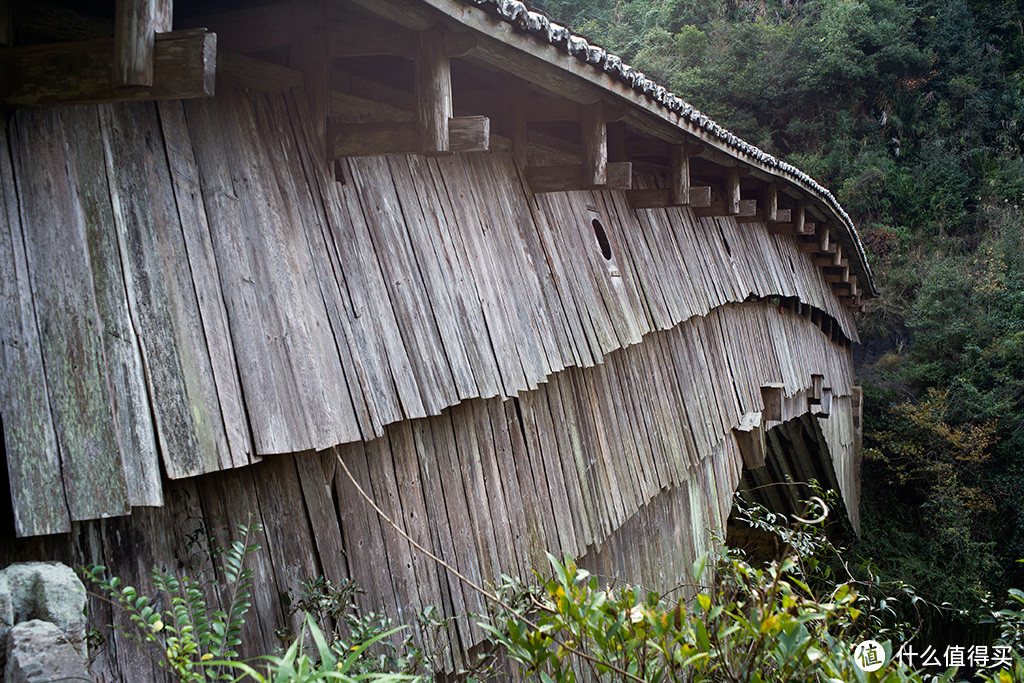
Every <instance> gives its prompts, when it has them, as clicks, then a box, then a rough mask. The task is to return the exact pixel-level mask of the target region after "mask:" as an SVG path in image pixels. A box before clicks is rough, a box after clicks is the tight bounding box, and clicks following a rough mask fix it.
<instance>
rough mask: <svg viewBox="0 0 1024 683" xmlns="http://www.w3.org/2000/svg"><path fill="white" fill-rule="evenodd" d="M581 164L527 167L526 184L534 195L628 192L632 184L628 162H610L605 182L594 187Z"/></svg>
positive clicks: (587, 170) (630, 168) (631, 172)
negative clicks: (569, 192) (592, 191)
mask: <svg viewBox="0 0 1024 683" xmlns="http://www.w3.org/2000/svg"><path fill="white" fill-rule="evenodd" d="M590 170H591V169H589V168H587V167H586V166H584V165H583V164H572V165H568V166H527V167H526V182H527V183H528V184H529V185H530V190H531V191H532V192H534V193H535V194H540V193H542V192H566V191H570V190H628V189H629V188H630V187H631V186H632V182H633V169H632V166H631V165H630V163H629V162H628V161H626V162H612V163H609V164H608V165H607V166H606V167H605V182H604V183H603V184H601V185H594V184H592V183H590V182H589V181H590V180H592V176H591V173H590Z"/></svg>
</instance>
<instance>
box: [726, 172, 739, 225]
mask: <svg viewBox="0 0 1024 683" xmlns="http://www.w3.org/2000/svg"><path fill="white" fill-rule="evenodd" d="M725 213H726V215H729V216H737V215H739V213H740V169H739V167H738V166H732V167H731V168H729V169H728V170H727V171H726V174H725Z"/></svg>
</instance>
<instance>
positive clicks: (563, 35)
mask: <svg viewBox="0 0 1024 683" xmlns="http://www.w3.org/2000/svg"><path fill="white" fill-rule="evenodd" d="M463 2H466V3H468V4H471V5H475V6H477V7H480V8H482V9H484V10H487V11H489V12H490V13H492V14H494V15H496V16H498V17H500V18H501V19H502V20H504V21H506V22H508V23H509V24H512V25H513V26H515V27H517V28H519V29H521V30H523V31H525V32H527V33H530V34H531V35H534V36H536V37H537V38H540V39H542V40H545V41H547V42H548V43H550V44H551V45H554V46H555V47H558V48H560V49H562V50H564V51H565V52H567V53H568V54H570V55H572V56H573V57H576V58H577V59H579V60H580V61H583V62H586V63H588V64H591V65H593V66H594V67H595V68H599V69H601V70H602V71H604V72H605V73H607V74H609V75H611V76H613V77H615V78H618V79H619V80H620V81H622V82H624V83H626V84H628V85H629V86H630V87H631V88H633V89H634V90H636V91H637V92H640V93H642V94H644V95H645V96H646V97H647V98H648V99H650V100H652V101H653V102H656V103H657V104H659V105H661V106H662V107H665V108H666V109H668V110H669V111H671V112H673V113H675V114H677V115H678V116H680V117H682V118H685V119H687V120H689V121H690V122H691V123H693V124H694V125H696V126H697V127H698V128H700V129H701V130H703V131H705V132H706V133H708V134H710V135H713V136H714V137H716V138H718V139H719V140H720V141H721V142H723V143H725V144H726V145H727V146H729V147H731V148H732V149H733V150H734V151H735V152H737V153H738V154H741V155H745V156H748V157H750V158H752V159H754V160H756V161H758V162H759V163H761V164H763V165H765V166H768V167H770V168H772V169H774V170H775V171H777V172H778V173H780V174H782V175H786V176H789V177H790V178H792V179H793V180H794V181H796V182H797V183H799V184H800V185H802V186H803V187H804V188H805V189H807V190H809V191H810V192H811V193H812V194H814V195H816V196H817V197H818V198H819V199H821V200H822V201H824V202H825V203H826V204H828V205H829V207H830V208H831V209H832V210H833V211H834V212H835V214H836V215H837V216H839V217H840V218H841V219H842V220H843V222H844V223H845V224H846V227H847V229H848V230H849V233H850V237H851V238H852V239H853V241H854V243H855V244H856V245H857V252H858V256H859V257H860V261H861V263H862V264H863V266H864V272H865V274H866V275H867V277H868V282H869V284H870V285H871V290H872V291H873V292H874V291H876V290H875V287H874V276H873V275H872V273H871V266H870V264H868V260H867V257H866V255H865V253H864V245H863V244H862V243H861V241H860V236H859V235H858V234H857V229H856V228H855V227H854V225H853V220H852V219H851V218H850V216H849V215H848V214H847V213H846V211H845V210H844V209H843V207H842V206H841V205H840V204H839V200H837V199H836V198H835V197H834V196H833V195H832V193H831V192H830V191H829V190H828V188H826V187H825V186H823V185H822V184H821V183H819V182H818V181H816V180H815V179H814V178H812V177H811V176H809V175H807V174H806V173H804V172H803V171H801V170H800V169H799V168H797V167H796V166H794V165H792V164H790V163H788V162H785V161H782V160H781V159H779V158H777V157H775V156H773V155H771V154H769V153H768V152H765V151H764V150H762V149H760V148H758V147H755V146H754V145H752V144H750V143H749V142H747V141H746V140H743V139H742V138H740V137H739V136H737V135H735V134H733V133H730V132H729V131H728V130H726V129H725V128H723V127H722V126H720V125H719V124H718V123H716V122H715V121H713V120H712V119H711V118H710V117H709V116H707V115H705V114H703V113H701V112H700V110H698V109H697V108H696V107H694V106H693V105H691V104H689V103H687V102H686V101H684V100H683V99H682V98H681V97H679V96H678V95H676V94H675V93H673V92H671V91H669V90H668V89H667V88H665V87H664V86H661V85H658V84H657V83H655V82H654V81H652V80H651V79H649V78H647V76H646V75H645V74H644V73H643V72H642V71H639V70H637V69H635V68H633V67H632V66H630V65H629V64H626V63H625V62H624V61H622V58H621V57H618V56H617V55H613V54H611V53H610V52H608V51H607V50H605V49H604V48H602V47H600V46H598V45H591V44H590V43H589V42H587V40H586V39H585V38H583V37H582V36H578V35H576V34H574V33H572V32H571V31H570V30H569V29H567V28H566V27H564V26H562V25H560V24H557V23H555V22H553V21H551V19H549V18H548V17H547V16H546V15H544V14H542V13H541V12H534V11H532V10H530V9H528V8H527V6H526V5H525V4H524V3H522V2H520V0H463Z"/></svg>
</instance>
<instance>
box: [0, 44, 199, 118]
mask: <svg viewBox="0 0 1024 683" xmlns="http://www.w3.org/2000/svg"><path fill="white" fill-rule="evenodd" d="M114 50H115V48H114V40H113V39H111V38H100V39H96V40H86V41H79V42H74V43H53V44H49V45H25V46H18V47H12V48H8V49H6V50H4V53H3V54H2V55H0V81H3V83H4V92H3V94H2V95H0V102H2V103H3V104H4V106H6V107H48V106H53V105H57V104H94V103H99V102H125V101H134V102H139V101H151V100H177V99H188V98H195V97H210V96H212V95H213V93H214V84H215V75H216V67H217V36H216V35H215V34H213V33H208V32H206V31H204V30H199V29H196V30H187V31H173V32H171V33H164V34H161V35H159V36H157V38H156V42H155V48H154V62H153V64H154V66H153V85H152V86H150V87H140V88H115V87H114V85H113V84H112V82H111V71H112V69H113V68H114Z"/></svg>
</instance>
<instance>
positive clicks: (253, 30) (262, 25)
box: [179, 2, 292, 54]
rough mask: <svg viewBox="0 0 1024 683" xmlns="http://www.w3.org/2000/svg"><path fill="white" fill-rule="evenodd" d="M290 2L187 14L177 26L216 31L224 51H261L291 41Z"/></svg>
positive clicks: (220, 46)
mask: <svg viewBox="0 0 1024 683" xmlns="http://www.w3.org/2000/svg"><path fill="white" fill-rule="evenodd" d="M291 22H292V7H291V3H289V2H281V3H277V4H275V5H262V6H260V7H247V8H245V9H240V10H231V11H228V12H219V13H217V14H205V15H201V16H197V17H187V18H185V19H182V20H181V21H179V24H180V26H179V28H200V27H202V28H206V29H209V30H210V31H213V32H214V33H216V34H217V46H218V48H219V49H220V50H221V51H223V52H238V53H241V54H246V53H249V52H261V51H263V50H275V49H278V48H283V47H288V46H289V45H290V44H291V41H292V26H291Z"/></svg>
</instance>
